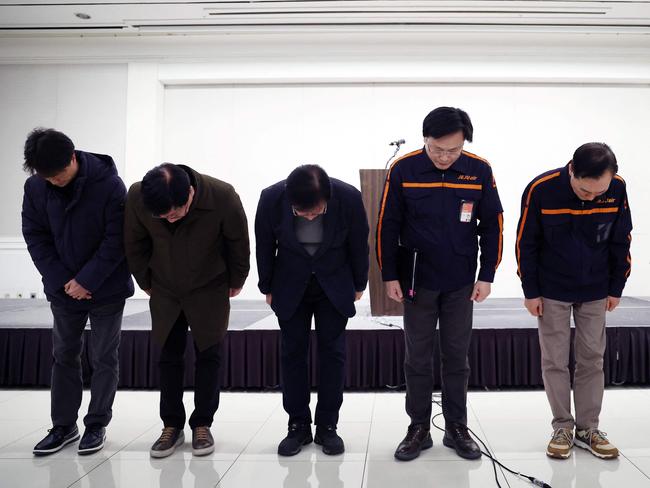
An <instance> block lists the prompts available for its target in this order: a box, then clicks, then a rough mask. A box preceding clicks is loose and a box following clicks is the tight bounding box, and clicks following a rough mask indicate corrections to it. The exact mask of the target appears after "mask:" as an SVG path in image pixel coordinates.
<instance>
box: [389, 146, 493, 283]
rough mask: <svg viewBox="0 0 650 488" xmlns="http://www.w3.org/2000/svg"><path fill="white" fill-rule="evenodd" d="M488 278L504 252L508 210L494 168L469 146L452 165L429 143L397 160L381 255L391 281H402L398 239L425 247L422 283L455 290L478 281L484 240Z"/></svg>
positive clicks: (485, 276)
mask: <svg viewBox="0 0 650 488" xmlns="http://www.w3.org/2000/svg"><path fill="white" fill-rule="evenodd" d="M479 237H480V248H481V260H480V261H481V267H480V270H479V274H478V279H479V280H480V281H486V282H490V283H491V282H492V281H493V280H494V273H495V271H496V268H497V267H498V265H499V262H500V261H501V253H502V250H503V208H502V207H501V201H500V200H499V193H498V192H497V188H496V184H495V182H494V178H493V175H492V168H491V167H490V165H489V164H488V163H487V162H486V161H485V160H484V159H481V158H479V157H478V156H475V155H473V154H471V153H468V152H465V151H463V153H462V154H461V155H460V157H459V158H458V159H457V160H456V161H455V162H454V164H452V165H451V167H450V168H448V169H446V170H440V169H438V168H436V167H435V166H434V164H433V162H432V161H431V159H429V156H428V155H427V154H426V151H425V149H420V150H418V151H414V152H411V153H409V154H406V155H405V156H403V157H402V158H400V159H398V160H397V161H395V163H393V165H392V166H391V168H390V170H389V171H388V174H387V175H386V183H385V185H384V193H383V196H382V199H381V203H380V208H379V219H378V223H377V260H378V262H379V267H380V268H381V274H382V279H383V280H384V281H392V280H397V279H398V276H399V273H398V262H397V261H398V260H397V254H398V252H397V251H398V244H402V245H403V246H406V247H407V248H409V249H417V250H418V270H417V278H416V281H417V285H418V286H421V287H423V288H426V289H429V290H433V291H452V290H457V289H459V288H462V287H463V286H467V285H468V284H471V283H473V282H474V279H475V277H476V267H477V257H478V249H479V239H478V238H479Z"/></svg>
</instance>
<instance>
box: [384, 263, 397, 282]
mask: <svg viewBox="0 0 650 488" xmlns="http://www.w3.org/2000/svg"><path fill="white" fill-rule="evenodd" d="M381 279H382V281H395V280H399V275H398V274H397V268H395V267H393V266H391V267H388V266H384V267H383V268H382V270H381Z"/></svg>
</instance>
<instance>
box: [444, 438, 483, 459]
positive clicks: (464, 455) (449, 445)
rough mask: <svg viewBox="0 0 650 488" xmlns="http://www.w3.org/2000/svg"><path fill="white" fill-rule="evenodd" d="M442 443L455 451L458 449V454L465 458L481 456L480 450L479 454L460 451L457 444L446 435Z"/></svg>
mask: <svg viewBox="0 0 650 488" xmlns="http://www.w3.org/2000/svg"><path fill="white" fill-rule="evenodd" d="M442 444H443V445H444V446H445V447H448V448H449V449H453V450H454V451H456V454H458V455H459V456H460V457H462V458H463V459H471V460H474V459H479V458H480V457H481V453H480V452H479V453H477V454H472V455H467V454H465V453H463V452H462V451H459V450H458V449H456V444H454V443H453V442H452V441H450V440H448V439H447V438H446V437H443V438H442Z"/></svg>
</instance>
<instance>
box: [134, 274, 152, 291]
mask: <svg viewBox="0 0 650 488" xmlns="http://www.w3.org/2000/svg"><path fill="white" fill-rule="evenodd" d="M133 277H134V278H135V281H136V283H138V286H139V287H140V289H141V290H151V276H150V275H149V273H143V274H142V275H138V276H136V275H133Z"/></svg>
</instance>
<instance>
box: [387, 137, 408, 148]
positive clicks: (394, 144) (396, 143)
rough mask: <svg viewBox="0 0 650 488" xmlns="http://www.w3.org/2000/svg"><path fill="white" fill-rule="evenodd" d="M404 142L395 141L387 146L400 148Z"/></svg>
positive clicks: (402, 140) (401, 140) (400, 140)
mask: <svg viewBox="0 0 650 488" xmlns="http://www.w3.org/2000/svg"><path fill="white" fill-rule="evenodd" d="M405 142H406V141H405V140H404V139H398V140H396V141H393V142H391V143H390V144H389V146H398V147H399V146H401V145H402V144H404V143H405Z"/></svg>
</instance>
